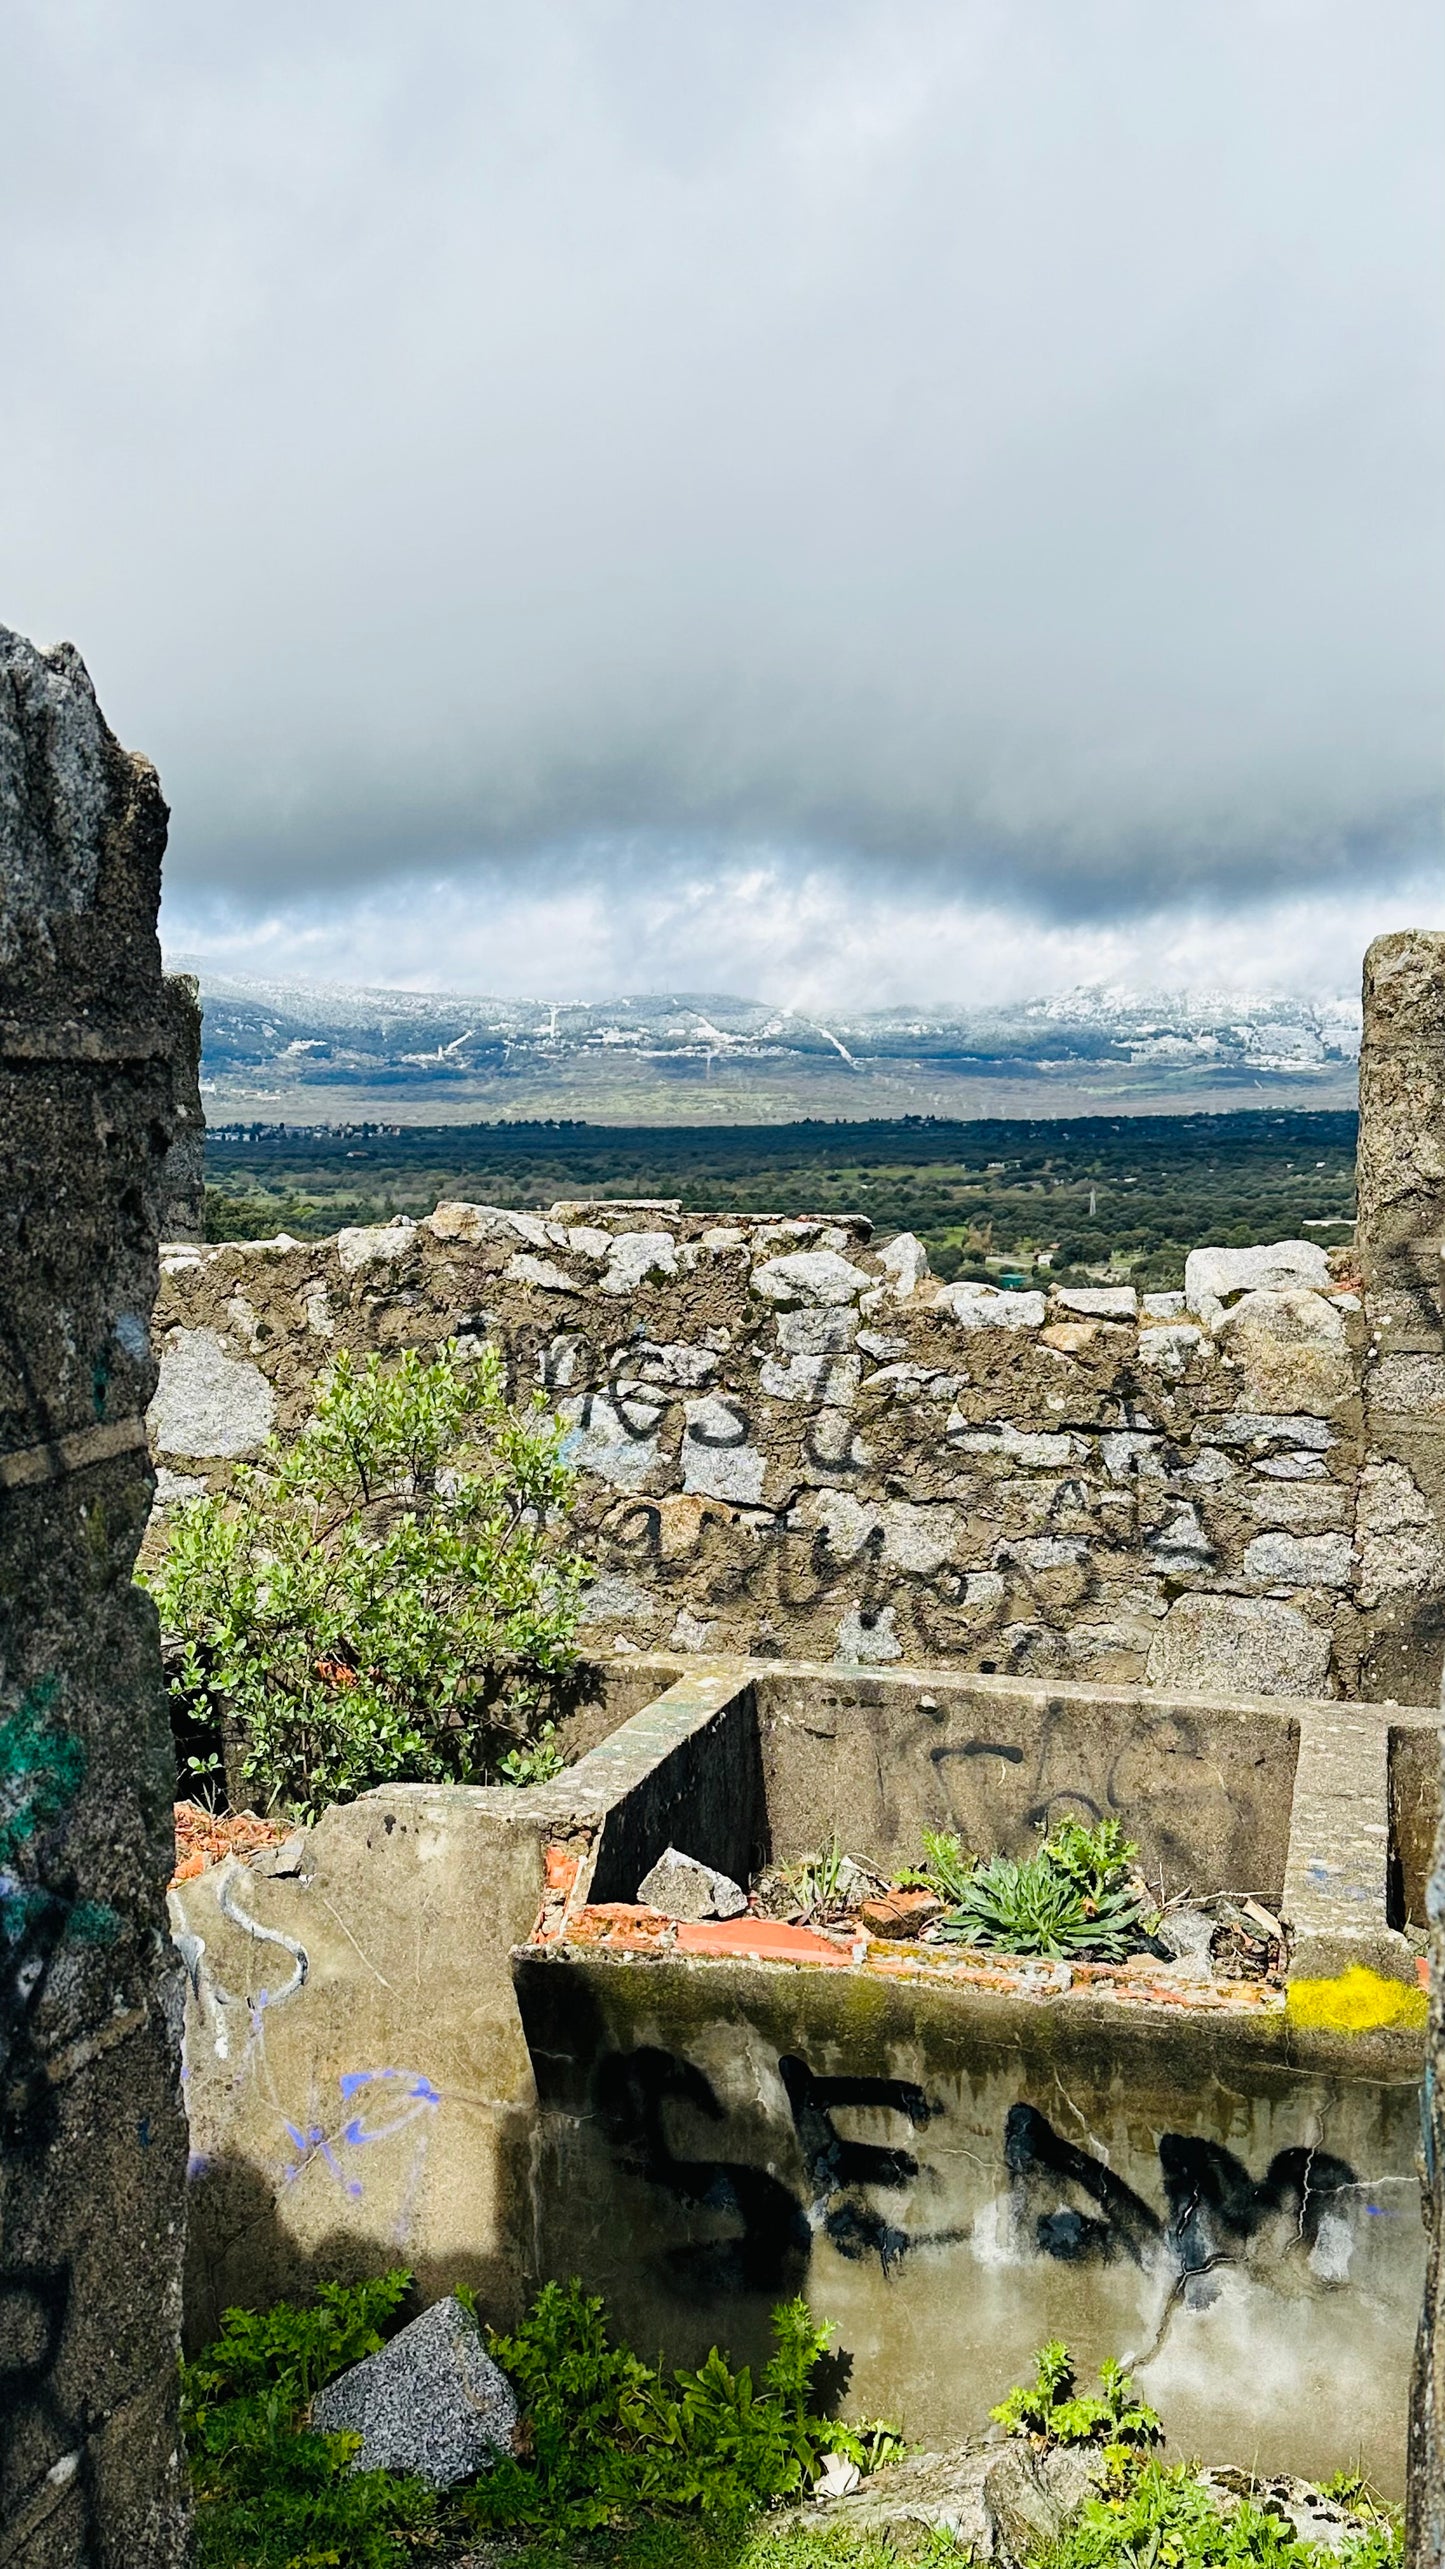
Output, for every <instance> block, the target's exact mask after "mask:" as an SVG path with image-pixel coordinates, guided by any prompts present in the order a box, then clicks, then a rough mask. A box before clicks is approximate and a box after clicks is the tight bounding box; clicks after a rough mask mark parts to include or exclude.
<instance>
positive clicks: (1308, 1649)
mask: <svg viewBox="0 0 1445 2569" xmlns="http://www.w3.org/2000/svg"><path fill="white" fill-rule="evenodd" d="M1329 1675H1330V1637H1329V1633H1328V1632H1327V1631H1325V1630H1322V1629H1321V1627H1320V1626H1319V1625H1318V1624H1314V1623H1310V1622H1309V1621H1308V1620H1307V1619H1306V1617H1305V1616H1304V1615H1302V1614H1300V1613H1298V1612H1297V1611H1296V1609H1295V1608H1294V1607H1293V1606H1287V1605H1281V1604H1277V1603H1276V1602H1275V1600H1274V1599H1273V1598H1270V1597H1198V1596H1196V1597H1178V1598H1176V1600H1175V1602H1174V1604H1173V1605H1172V1606H1171V1607H1170V1609H1169V1612H1168V1614H1167V1615H1166V1617H1165V1619H1164V1621H1163V1622H1162V1623H1161V1624H1160V1626H1159V1628H1158V1631H1157V1632H1156V1634H1155V1636H1154V1639H1153V1641H1152V1642H1151V1644H1150V1646H1149V1682H1150V1684H1151V1686H1168V1687H1171V1688H1178V1689H1179V1690H1180V1691H1181V1692H1182V1693H1186V1694H1221V1695H1225V1694H1235V1695H1297V1696H1310V1695H1326V1694H1328V1693H1329V1691H1330V1684H1329Z"/></svg>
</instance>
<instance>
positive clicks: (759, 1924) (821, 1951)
mask: <svg viewBox="0 0 1445 2569" xmlns="http://www.w3.org/2000/svg"><path fill="white" fill-rule="evenodd" d="M677 1947H678V1951H679V1953H691V1954H727V1955H732V1956H735V1957H736V1958H737V1959H738V1960H740V1961H750V1962H820V1963H825V1964H829V1965H831V1966H832V1967H833V1968H834V1969H835V1970H836V1969H841V1970H844V1971H846V1970H847V1968H848V1966H849V1964H850V1963H851V1961H852V1959H853V1955H852V1950H851V1947H849V1946H848V1945H836V1944H834V1942H833V1940H832V1938H831V1936H820V1935H819V1934H817V1932H816V1931H815V1929H813V1928H812V1927H790V1926H789V1925H788V1924H787V1921H786V1920H785V1919H783V1918H699V1919H697V1920H694V1921H689V1922H688V1923H687V1924H686V1925H684V1926H680V1927H679V1928H678V1931H677Z"/></svg>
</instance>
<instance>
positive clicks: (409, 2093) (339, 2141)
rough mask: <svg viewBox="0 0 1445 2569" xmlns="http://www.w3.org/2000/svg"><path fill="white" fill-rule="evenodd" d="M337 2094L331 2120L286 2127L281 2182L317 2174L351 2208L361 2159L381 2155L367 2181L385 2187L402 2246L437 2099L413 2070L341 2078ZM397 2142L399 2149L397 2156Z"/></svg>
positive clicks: (362, 2178) (361, 2176)
mask: <svg viewBox="0 0 1445 2569" xmlns="http://www.w3.org/2000/svg"><path fill="white" fill-rule="evenodd" d="M337 2087H338V2090H339V2097H338V2102H337V2105H336V2106H335V2107H332V2108H331V2109H330V2111H329V2112H323V2113H322V2114H321V2115H318V2116H310V2117H307V2118H306V2119H305V2120H304V2121H296V2122H292V2121H290V2120H289V2119H288V2120H286V2121H285V2122H284V2125H283V2128H284V2131H285V2135H286V2138H287V2140H288V2141H289V2143H290V2145H291V2152H292V2155H291V2157H290V2158H289V2159H287V2160H286V2161H285V2163H284V2164H283V2166H282V2168H281V2182H282V2184H283V2186H293V2185H295V2184H296V2182H297V2181H298V2179H300V2178H301V2177H304V2176H305V2175H306V2174H307V2173H308V2172H309V2171H310V2170H312V2169H314V2168H318V2167H319V2168H321V2169H324V2171H325V2172H326V2174H327V2176H328V2177H329V2178H330V2179H331V2181H332V2182H333V2183H334V2184H335V2185H336V2186H337V2187H338V2189H339V2190H340V2192H341V2193H342V2194H344V2195H345V2196H346V2197H347V2198H348V2200H349V2201H351V2202H353V2203H359V2202H360V2201H361V2200H362V2198H363V2196H364V2195H365V2194H366V2192H367V2185H368V2174H367V2171H366V2169H365V2166H364V2162H363V2154H365V2153H367V2152H370V2151H373V2150H376V2151H379V2152H380V2156H381V2163H382V2164H381V2166H379V2167H378V2168H377V2169H375V2170H374V2171H372V2172H371V2174H372V2175H373V2176H375V2177H379V2178H381V2180H382V2182H383V2184H384V2188H385V2192H386V2194H387V2197H388V2199H389V2200H390V2202H391V2205H392V2217H391V2234H392V2237H393V2239H394V2240H395V2242H396V2244H397V2245H398V2246H400V2245H403V2244H404V2243H405V2241H406V2239H407V2237H408V2236H409V2234H410V2231H411V2227H412V2220H413V2216H414V2214H415V2210H416V2205H417V2199H418V2196H419V2194H420V2191H421V2185H422V2180H423V2178H424V2176H425V2173H426V2161H427V2151H428V2147H429V2144H430V2139H431V2131H432V2126H433V2123H434V2121H435V2118H436V2113H437V2109H438V2107H439V2106H440V2104H441V2101H442V2098H441V2091H440V2089H439V2088H437V2087H435V2086H433V2084H432V2081H431V2080H430V2079H429V2078H427V2077H425V2076H424V2075H423V2074H422V2072H421V2071H419V2070H412V2069H354V2070H344V2071H343V2072H342V2074H341V2076H340V2078H339V2079H338V2081H337ZM408 2136H409V2137H408ZM399 2142H403V2143H404V2144H405V2146H404V2148H403V2149H402V2150H401V2152H400V2153H398V2151H397V2148H396V2146H395V2145H396V2144H397V2143H399Z"/></svg>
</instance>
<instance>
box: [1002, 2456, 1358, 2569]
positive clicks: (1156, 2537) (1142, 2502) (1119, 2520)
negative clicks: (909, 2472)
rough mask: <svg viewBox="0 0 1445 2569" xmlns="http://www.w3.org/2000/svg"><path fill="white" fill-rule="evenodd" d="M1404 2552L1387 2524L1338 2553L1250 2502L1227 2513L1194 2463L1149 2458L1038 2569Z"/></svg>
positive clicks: (1231, 2565) (1292, 2564)
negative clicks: (1173, 2465)
mask: <svg viewBox="0 0 1445 2569" xmlns="http://www.w3.org/2000/svg"><path fill="white" fill-rule="evenodd" d="M1401 2548H1402V2546H1401V2541H1400V2535H1399V2532H1398V2530H1397V2529H1396V2528H1395V2527H1394V2526H1393V2525H1391V2524H1389V2523H1387V2522H1383V2521H1382V2522H1380V2523H1379V2524H1377V2525H1374V2526H1372V2527H1370V2528H1369V2529H1368V2530H1367V2531H1365V2532H1362V2533H1360V2534H1359V2535H1357V2536H1356V2537H1354V2538H1353V2539H1352V2540H1349V2541H1347V2542H1345V2543H1344V2545H1343V2546H1342V2547H1341V2549H1340V2550H1339V2551H1338V2552H1333V2551H1330V2550H1328V2549H1327V2548H1326V2547H1325V2546H1324V2545H1323V2544H1321V2543H1311V2542H1301V2541H1300V2540H1299V2538H1298V2536H1297V2535H1296V2533H1295V2531H1294V2528H1293V2526H1292V2525H1291V2524H1290V2523H1288V2521H1287V2520H1286V2519H1285V2518H1284V2517H1283V2516H1279V2515H1275V2514H1274V2513H1273V2512H1272V2511H1271V2510H1270V2509H1269V2508H1267V2507H1262V2506H1257V2505H1256V2504H1255V2503H1254V2501H1253V2500H1252V2499H1250V2498H1242V2499H1241V2500H1240V2501H1239V2504H1238V2506H1237V2507H1235V2508H1233V2509H1231V2510H1230V2511H1229V2512H1228V2513H1223V2512H1221V2510H1220V2508H1219V2506H1218V2503H1217V2501H1216V2500H1215V2499H1214V2498H1212V2497H1211V2496H1210V2494H1209V2492H1208V2490H1207V2489H1205V2488H1203V2487H1201V2485H1200V2483H1199V2481H1198V2480H1197V2479H1196V2478H1195V2476H1194V2474H1193V2472H1192V2471H1191V2470H1190V2469H1189V2467H1188V2466H1187V2464H1180V2465H1179V2466H1178V2467H1177V2468H1175V2469H1173V2470H1168V2469H1166V2468H1165V2467H1164V2466H1163V2464H1161V2463H1159V2462H1153V2461H1148V2462H1145V2463H1143V2464H1142V2466H1141V2467H1140V2468H1139V2469H1138V2471H1136V2472H1135V2473H1134V2474H1133V2476H1132V2477H1131V2478H1130V2479H1129V2480H1128V2482H1127V2483H1126V2484H1124V2485H1116V2486H1115V2487H1113V2488H1112V2489H1111V2490H1110V2492H1109V2493H1108V2494H1107V2495H1105V2496H1100V2497H1095V2498H1086V2499H1085V2501H1084V2504H1083V2506H1082V2507H1081V2509H1080V2511H1079V2513H1078V2515H1077V2516H1076V2517H1075V2519H1074V2521H1073V2523H1072V2524H1070V2525H1069V2526H1068V2527H1067V2528H1066V2530H1065V2532H1064V2533H1063V2534H1062V2536H1061V2537H1060V2539H1059V2540H1058V2542H1056V2543H1054V2544H1052V2545H1051V2546H1050V2547H1049V2548H1048V2550H1046V2551H1044V2552H1041V2553H1040V2554H1038V2555H1037V2558H1036V2560H1035V2562H1034V2563H1033V2564H1032V2569H1151V2564H1158V2569H1398V2564H1399V2561H1400V2557H1401Z"/></svg>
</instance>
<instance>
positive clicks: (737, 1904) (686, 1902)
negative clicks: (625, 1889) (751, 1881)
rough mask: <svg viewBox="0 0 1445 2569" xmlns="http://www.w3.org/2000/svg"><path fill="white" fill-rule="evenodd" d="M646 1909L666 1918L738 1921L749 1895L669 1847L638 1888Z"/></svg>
mask: <svg viewBox="0 0 1445 2569" xmlns="http://www.w3.org/2000/svg"><path fill="white" fill-rule="evenodd" d="M637 1897H638V1900H639V1901H640V1902H641V1904H642V1906H643V1907H644V1908H645V1909H660V1910H661V1911H662V1914H663V1916H664V1917H665V1918H740V1917H741V1916H742V1914H743V1911H744V1910H745V1909H746V1907H747V1905H748V1895H747V1893H746V1891H744V1890H742V1889H741V1888H740V1886H739V1885H738V1884H737V1883H736V1882H734V1881H733V1879H732V1877H731V1875H730V1874H727V1873H719V1872H718V1870H717V1868H716V1866H714V1865H711V1864H700V1863H699V1862H698V1859H697V1857H696V1856H695V1855H683V1854H682V1853H681V1852H680V1851H679V1849H678V1848H677V1847H675V1846H670V1847H668V1848H667V1849H666V1850H665V1851H664V1853H663V1854H662V1855H660V1856H659V1857H658V1859H657V1862H656V1864H655V1865H654V1866H653V1867H652V1870H651V1872H650V1873H646V1874H644V1876H643V1878H642V1880H641V1881H640V1882H639V1884H638V1886H637Z"/></svg>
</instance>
